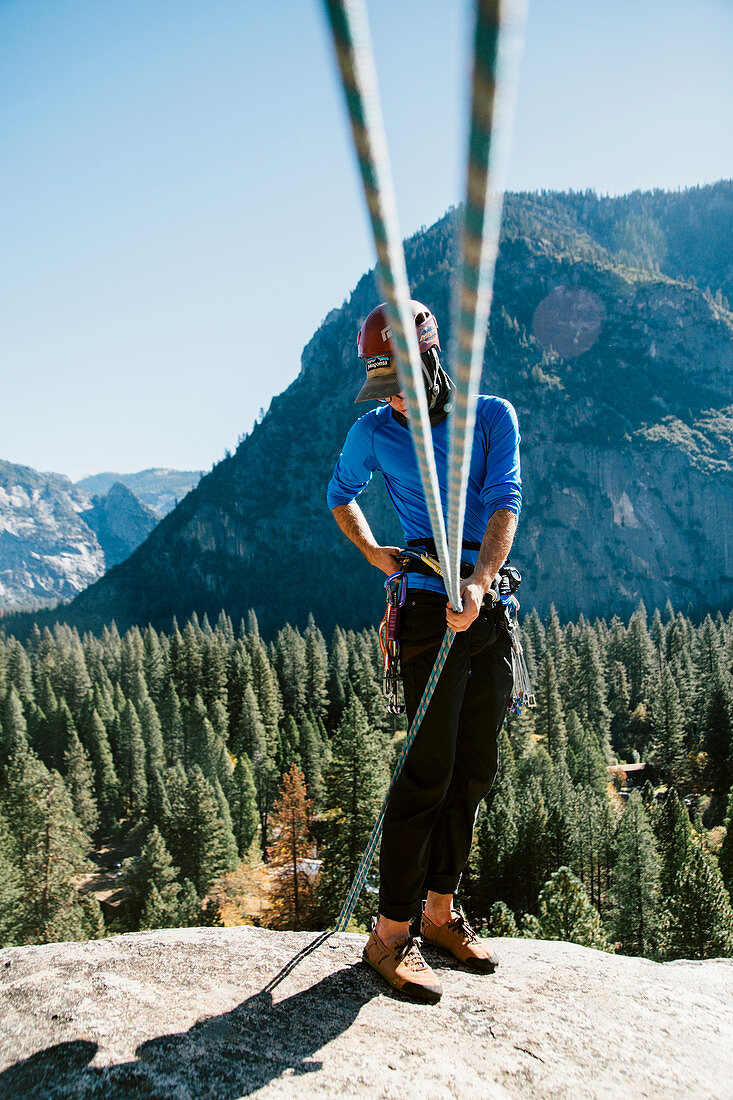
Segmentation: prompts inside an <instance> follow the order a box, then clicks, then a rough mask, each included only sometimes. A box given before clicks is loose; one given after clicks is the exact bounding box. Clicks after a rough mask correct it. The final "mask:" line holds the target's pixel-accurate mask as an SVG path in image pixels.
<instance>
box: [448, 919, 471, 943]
mask: <svg viewBox="0 0 733 1100" xmlns="http://www.w3.org/2000/svg"><path fill="white" fill-rule="evenodd" d="M448 927H449V928H455V930H456V932H462V933H463V935H464V936H465V938H466V942H467V943H473V941H474V940H477V939H478V936H477V935H476V933H475V932H474V930H473V928H471V925H470V924H469V923H468V921H467V920H466V918H465V917H464V915H463V913H459V915H458V916H457V917H455V918H454V919H453V920H452V921H451V922H450V923H449V925H448Z"/></svg>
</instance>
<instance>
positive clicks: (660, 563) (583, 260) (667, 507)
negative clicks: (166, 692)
mask: <svg viewBox="0 0 733 1100" xmlns="http://www.w3.org/2000/svg"><path fill="white" fill-rule="evenodd" d="M454 222H455V212H451V213H449V214H447V215H446V216H445V217H443V218H442V219H441V220H440V221H439V222H437V223H436V224H435V225H433V226H431V227H430V228H429V229H427V230H424V231H421V232H420V233H418V234H416V235H415V236H414V237H412V238H411V239H410V240H409V241H408V242H407V244H406V254H407V262H408V271H409V275H410V280H411V288H412V293H413V295H414V297H416V298H419V299H421V300H423V301H426V302H427V303H428V304H430V305H431V307H432V308H433V309H434V311H435V313H436V315H437V317H438V321H439V324H440V326H441V340H442V343H443V347H444V348H446V347H447V346H448V345H449V338H450V333H449V323H448V315H449V300H450V278H451V272H452V267H453V240H454ZM709 226H712V227H713V228H714V230H715V232H714V233H710V232H709V231H708V227H709ZM650 242H651V243H650ZM652 245H653V248H652ZM622 246H623V247H622ZM732 255H733V183H731V182H723V183H719V184H715V185H711V186H709V187H703V188H694V189H692V190H689V191H682V192H676V193H674V194H667V193H663V192H654V193H651V194H636V195H629V196H625V197H623V198H621V199H599V198H598V197H597V196H595V195H593V194H592V193H585V194H575V193H571V194H559V193H553V192H549V193H542V194H531V195H509V196H507V201H506V208H505V216H504V222H503V228H502V240H501V249H500V256H499V262H498V264H497V271H496V284H495V295H494V303H493V309H492V315H491V323H490V330H489V338H488V340H487V345H486V354H485V360H484V371H483V381H482V390H483V392H488V393H497V394H499V395H502V396H505V397H508V398H509V399H510V400H511V401H513V403H514V404H515V406H516V408H517V412H518V416H519V423H520V429H521V432H522V437H523V446H522V458H523V477H524V500H525V504H524V510H523V514H522V520H521V523H520V528H519V532H518V535H517V540H516V544H515V549H514V552H513V555H512V558H513V560H514V562H515V564H516V565H517V566H518V567H519V568H520V570H521V571H522V573H523V574H524V583H523V586H522V590H521V592H520V598H521V600H522V603H523V605H524V606H525V608H530V607H532V606H533V605H535V606H536V607H537V608H538V609H539V610H541V611H543V612H546V611H547V609H548V608H549V606H550V604H551V603H554V604H555V606H556V607H557V609H558V611H559V613H560V614H561V615H562V616H567V617H569V618H572V617H577V616H578V615H579V614H580V613H581V612H582V613H584V614H585V615H587V616H590V617H592V616H593V615H595V614H605V615H612V614H614V613H618V614H619V615H623V614H626V613H628V612H629V611H631V610H632V609H633V608H634V606H635V605H636V604H637V602H638V601H639V600H640V599H643V600H644V601H645V602H646V603H647V605H649V606H657V605H663V604H664V603H665V601H666V600H667V598H669V599H671V600H672V603H673V604H674V605H675V606H677V607H683V608H685V609H686V610H688V611H690V612H692V613H697V612H702V611H705V610H707V609H708V608H723V609H727V608H730V607H731V606H733V540H731V538H730V531H731V529H733V527H732V521H733V404H732V403H731V402H732V401H733V315H732V314H731V312H730V309H729V307H728V301H727V296H726V293H724V290H723V289H722V288H723V287H725V289H726V290H727V291H729V290H730V284H731V260H730V257H731V256H732ZM662 260H664V269H663V264H662ZM376 301H377V293H376V290H375V285H374V276H373V273H369V274H368V275H365V276H364V277H363V278H362V279H361V280H360V282H359V284H358V285H357V287H356V289H355V290H354V292H353V293H352V295H351V296H350V298H349V299H348V301H346V302H345V303H344V305H343V306H341V308H339V309H335V310H332V311H331V313H330V314H329V315H328V317H327V318H326V320H325V321H324V322H323V324H322V325H321V326H320V328H319V329H318V331H317V332H316V333H315V334H314V336H313V337H312V339H311V340H310V341H309V343H308V344H307V346H306V347H305V349H304V351H303V356H302V365H301V371H300V374H299V375H298V377H297V379H296V380H295V381H294V382H293V384H292V385H291V386H290V387H289V388H288V389H287V390H286V391H285V392H284V393H282V394H281V395H280V396H278V397H275V398H274V399H273V401H272V403H271V405H270V408H269V411H268V413H267V415H266V416H265V418H264V419H263V421H262V422H261V423H259V424H258V425H257V426H256V427H255V428H254V430H253V431H252V433H251V434H250V435H249V436H248V437H247V438H245V439H244V440H243V442H242V443H241V444H240V446H239V447H238V449H237V451H236V453H235V454H234V455H232V456H231V457H228V458H226V459H225V460H224V461H222V462H220V463H219V464H218V465H217V466H216V467H215V468H214V469H213V470H212V471H211V473H209V474H208V475H207V476H205V477H204V478H202V480H201V481H200V482H199V484H198V485H197V486H196V488H195V489H193V490H192V492H190V493H189V494H188V496H186V497H185V498H184V499H183V500H182V501H181V502H180V503H179V505H178V506H177V507H176V508H175V509H174V511H172V512H171V513H169V514H168V515H167V516H166V517H165V518H164V519H163V520H162V521H161V523H160V524H159V525H158V526H157V527H156V528H155V530H154V531H153V532H152V534H151V535H150V537H149V538H148V539H147V541H146V542H145V543H143V545H142V546H141V547H139V548H138V549H137V550H136V551H135V553H134V554H132V556H131V557H130V558H129V559H128V560H127V561H125V562H124V563H122V564H121V565H119V566H117V567H116V568H114V569H112V570H110V571H109V572H108V573H107V574H106V575H105V576H104V577H103V578H102V579H101V580H100V581H98V582H97V583H96V584H94V585H92V586H91V587H90V588H88V589H87V590H86V591H85V592H83V593H82V594H81V595H80V596H78V597H77V598H76V600H74V602H73V603H72V604H71V606H70V607H69V608H67V609H65V610H64V612H63V618H64V620H65V621H68V622H72V623H75V624H77V625H78V626H80V627H85V628H86V627H95V628H99V627H101V626H102V625H103V624H104V623H105V622H108V621H109V620H111V619H112V618H115V619H116V620H117V622H118V624H119V625H120V626H121V627H126V626H128V625H130V624H131V623H135V622H137V623H144V622H146V621H148V620H150V621H152V622H154V623H155V624H157V625H159V626H162V625H164V624H167V623H169V622H170V620H171V617H172V616H173V615H177V616H179V617H180V618H185V617H187V616H188V615H189V614H190V613H191V612H192V611H197V612H198V613H199V614H201V613H203V612H206V613H208V615H209V617H211V616H215V615H216V614H217V613H218V611H219V609H220V608H222V607H224V608H226V609H227V610H228V611H229V612H230V613H231V614H232V615H233V616H234V617H235V618H236V617H238V616H239V615H242V614H244V613H245V612H246V610H247V609H248V608H249V607H253V608H254V609H255V610H256V612H257V616H258V618H259V621H260V625H261V627H262V629H263V630H264V631H265V632H270V631H272V630H273V629H275V628H277V627H278V626H279V625H281V624H282V623H283V622H284V621H286V620H287V621H289V622H291V623H293V624H304V623H305V621H306V618H307V616H308V613H309V612H312V613H313V614H314V616H315V618H316V620H317V621H318V623H319V624H320V625H321V626H322V627H323V628H324V629H329V628H330V627H332V626H333V625H334V624H335V623H341V624H342V625H346V626H352V627H354V628H357V627H361V626H363V625H365V624H366V623H371V622H374V621H375V620H376V619H378V618H379V617H381V611H382V607H383V602H382V601H383V595H382V585H381V579H380V577H379V576H378V575H377V574H375V573H374V571H373V570H372V569H371V568H370V567H369V566H368V565H367V564H366V562H364V561H363V559H362V558H361V556H360V555H359V554H358V553H357V551H356V550H355V549H354V548H353V547H352V546H351V544H349V543H348V542H347V541H346V540H345V539H344V538H343V537H342V536H341V535H340V533H339V532H338V530H337V529H336V527H335V525H334V522H333V519H332V517H331V515H330V513H329V512H328V509H327V507H326V503H325V488H326V484H327V482H328V479H329V477H330V474H331V471H332V468H333V465H334V462H335V460H336V458H337V456H338V453H339V450H340V447H341V444H342V441H343V439H344V436H345V434H346V431H347V429H348V427H349V425H350V424H351V423H352V422H353V421H354V419H355V418H356V417H357V416H359V415H361V414H362V413H363V412H364V411H365V407H364V406H354V404H353V398H354V395H355V394H356V392H357V390H358V388H359V386H360V384H361V379H362V368H361V365H360V363H359V361H358V359H357V356H356V348H355V341H356V332H357V329H358V327H359V324H360V322H361V321H362V319H363V318H364V317H365V315H366V314H367V313H368V311H369V310H370V309H371V308H372V306H373V305H374V303H375V302H376ZM362 499H363V503H364V507H365V511H366V513H367V515H368V517H369V518H370V520H371V522H372V523H373V526H374V530H375V533H376V535H377V537H378V538H380V539H381V540H382V541H384V542H399V540H400V534H399V530H398V527H397V524H396V521H395V519H394V515H393V513H392V510H391V506H390V504H389V502H388V500H387V496H386V493H385V491H384V488H383V485H382V484H381V479H379V478H375V479H374V481H373V483H372V484H371V485H370V487H369V488H368V490H367V491H366V493H365V494H364V496H363V498H362ZM16 627H17V629H18V630H21V629H22V628H23V627H22V623H20V622H18V623H17V624H16Z"/></svg>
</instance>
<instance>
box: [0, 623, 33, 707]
mask: <svg viewBox="0 0 733 1100" xmlns="http://www.w3.org/2000/svg"><path fill="white" fill-rule="evenodd" d="M5 679H6V681H7V684H8V686H9V687H10V688H11V689H14V690H15V694H16V695H17V697H18V699H20V702H21V705H22V704H23V703H31V702H32V701H33V697H34V691H33V670H32V668H31V662H30V659H29V657H28V654H27V653H26V651H25V649H24V648H23V646H22V645H21V643H20V642H19V641H18V640H17V639H16V638H10V639H9V640H8V641H7V642H6V643H5Z"/></svg>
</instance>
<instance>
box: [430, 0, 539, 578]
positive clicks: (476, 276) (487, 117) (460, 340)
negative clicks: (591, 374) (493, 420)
mask: <svg viewBox="0 0 733 1100" xmlns="http://www.w3.org/2000/svg"><path fill="white" fill-rule="evenodd" d="M526 10H527V3H526V0H477V4H476V25H475V33H474V60H473V81H472V94H471V129H470V136H469V141H468V163H467V169H466V199H465V202H464V205H463V219H462V224H461V229H460V252H459V262H458V267H457V269H456V275H455V279H454V284H453V301H452V309H451V334H452V339H451V355H450V357H449V361H450V365H451V375H452V377H453V380H454V382H455V385H456V394H455V400H454V409H453V413H452V415H451V418H450V424H449V435H448V439H449V445H448V478H447V481H448V547H449V557H450V565H451V573H452V576H453V577H454V578H455V577H458V575H459V571H460V562H461V541H462V537H463V522H464V518H465V508H466V489H467V486H468V473H469V468H470V463H471V448H472V445H473V429H474V424H475V419H476V402H477V399H478V391H479V388H480V385H481V369H482V366H483V359H484V345H485V342H486V330H487V325H488V320H489V313H490V311H491V297H492V288H493V282H494V269H495V266H496V258H497V255H498V251H499V230H500V227H501V212H502V206H503V191H504V181H505V175H506V168H507V161H508V156H509V137H510V131H511V121H512V116H513V113H514V103H515V100H516V90H517V84H518V74H519V62H520V58H521V54H522V46H523V40H524V25H525V20H526ZM459 583H460V582H459Z"/></svg>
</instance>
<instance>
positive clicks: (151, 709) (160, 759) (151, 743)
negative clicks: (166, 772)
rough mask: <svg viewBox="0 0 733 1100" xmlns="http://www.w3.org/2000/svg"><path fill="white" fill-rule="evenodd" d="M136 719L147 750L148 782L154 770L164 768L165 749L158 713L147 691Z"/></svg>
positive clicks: (139, 706)
mask: <svg viewBox="0 0 733 1100" xmlns="http://www.w3.org/2000/svg"><path fill="white" fill-rule="evenodd" d="M138 717H139V719H140V732H141V735H142V739H143V741H144V743H145V747H146V750H147V777H148V780H149V779H150V776H151V774H152V772H153V771H155V770H156V769H157V770H158V771H160V770H161V769H162V768H164V767H165V749H164V747H163V734H162V730H161V725H160V719H159V717H158V712H157V710H156V709H155V703H154V702H153V700H152V699H151V698H150V696H149V695H148V693H147V691H146V692H145V694H144V695H143V696H142V698H141V699H140V702H139V705H138Z"/></svg>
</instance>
